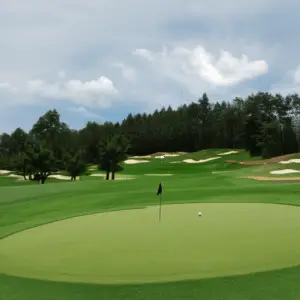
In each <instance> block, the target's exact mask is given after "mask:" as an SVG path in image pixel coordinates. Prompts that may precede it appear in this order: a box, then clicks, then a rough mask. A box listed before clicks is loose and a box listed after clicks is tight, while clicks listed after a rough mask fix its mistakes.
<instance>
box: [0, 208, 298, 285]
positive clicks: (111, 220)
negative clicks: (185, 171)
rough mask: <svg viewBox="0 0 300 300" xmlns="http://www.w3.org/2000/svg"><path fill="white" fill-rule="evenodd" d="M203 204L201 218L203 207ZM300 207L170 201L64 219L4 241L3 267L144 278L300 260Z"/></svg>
mask: <svg viewBox="0 0 300 300" xmlns="http://www.w3.org/2000/svg"><path fill="white" fill-rule="evenodd" d="M198 211H201V212H202V213H203V216H202V217H198V215H197V213H198ZM299 233H300V208H297V207H292V206H283V205H273V204H178V205H165V206H163V210H162V221H161V222H160V223H159V222H158V208H157V207H149V208H145V209H136V210H129V211H118V212H108V213H103V214H95V215H89V216H83V217H76V218H73V219H68V220H63V221H59V222H55V223H51V224H47V225H43V226H39V227H37V228H33V229H29V230H26V231H23V232H20V233H17V234H15V235H12V236H9V237H7V238H5V239H3V240H0V273H4V274H8V275H16V276H21V277H29V278H36V279H45V280H54V281H69V282H89V283H104V284H113V283H141V282H159V281H175V280H186V279H199V278H207V277H215V276H226V275H236V274H245V273H250V272H258V271H265V270H271V269H278V268H284V267H290V266H294V265H298V264H300V240H299Z"/></svg>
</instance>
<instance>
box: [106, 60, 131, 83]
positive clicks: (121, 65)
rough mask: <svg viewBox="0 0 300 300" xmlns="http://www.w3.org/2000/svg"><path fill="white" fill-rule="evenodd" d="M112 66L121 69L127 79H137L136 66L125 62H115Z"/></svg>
mask: <svg viewBox="0 0 300 300" xmlns="http://www.w3.org/2000/svg"><path fill="white" fill-rule="evenodd" d="M112 66H113V67H117V68H120V69H121V72H122V77H123V79H125V80H126V81H129V82H135V81H136V72H135V70H134V68H132V67H128V66H127V65H125V64H124V63H113V64H112Z"/></svg>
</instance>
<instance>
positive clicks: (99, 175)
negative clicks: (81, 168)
mask: <svg viewBox="0 0 300 300" xmlns="http://www.w3.org/2000/svg"><path fill="white" fill-rule="evenodd" d="M90 176H93V177H102V179H105V177H106V174H100V173H98V174H91V175H90ZM109 177H110V179H111V174H110V176H109ZM135 178H136V177H135V176H130V175H119V174H115V180H127V179H135Z"/></svg>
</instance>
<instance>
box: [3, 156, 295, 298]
mask: <svg viewBox="0 0 300 300" xmlns="http://www.w3.org/2000/svg"><path fill="white" fill-rule="evenodd" d="M224 152H226V150H225V151H224ZM211 156H213V155H211ZM168 159H170V160H171V161H173V160H174V158H168ZM198 159H201V158H198ZM226 159H235V158H233V157H232V158H228V157H227V156H226ZM220 160H221V159H220ZM220 160H218V163H217V162H210V163H207V164H199V165H188V164H167V163H166V164H163V165H160V164H159V161H158V162H155V161H153V162H150V163H148V164H145V165H132V166H127V165H126V166H125V170H124V172H123V173H124V174H135V175H137V179H134V180H126V181H115V182H111V181H110V182H107V181H105V180H101V179H99V178H97V177H95V178H88V179H87V178H82V180H81V181H78V182H64V181H55V180H51V181H49V182H47V183H46V184H45V185H37V184H35V183H34V184H33V183H29V182H16V181H15V180H14V179H11V178H9V179H7V178H6V177H2V176H0V185H1V187H0V195H1V196H0V238H4V237H6V236H9V235H11V234H13V233H17V232H20V231H23V230H24V229H27V228H33V227H36V226H39V225H41V224H47V223H51V222H53V221H56V220H64V219H66V218H70V217H74V216H83V215H88V214H94V213H98V212H106V211H117V210H127V209H132V208H142V207H145V206H152V205H157V203H158V200H159V199H158V197H156V195H155V193H156V189H157V186H158V183H159V182H160V181H161V180H162V182H163V186H164V191H163V201H164V203H166V204H175V203H178V204H179V203H200V204H201V203H223V204H224V205H226V203H275V204H285V205H292V206H299V205H300V197H299V185H297V184H295V185H290V184H274V183H272V182H259V181H254V180H246V179H240V178H238V177H240V176H249V175H253V174H252V172H251V170H254V168H257V167H261V166H257V167H240V166H228V165H227V164H224V163H223V162H222V161H220ZM279 165H280V164H279ZM287 166H288V165H287ZM287 168H289V167H287ZM214 171H228V172H224V173H219V174H212V172H214ZM159 172H161V173H173V174H174V176H171V177H147V176H144V175H143V174H145V173H159ZM261 172H263V169H262V171H261ZM255 175H259V172H257V174H255ZM228 207H229V206H228ZM272 207H273V206H272ZM276 207H277V206H276ZM270 208H271V206H270ZM287 208H289V206H287ZM294 209H298V208H294ZM205 215H206V214H205ZM205 215H203V219H204V218H205ZM264 215H265V226H266V227H267V228H269V229H270V230H271V229H272V228H270V227H269V226H271V225H274V224H275V225H276V224H279V225H280V224H282V222H283V221H284V220H283V219H282V220H280V218H279V217H278V218H276V219H274V218H272V209H271V210H270V214H264ZM163 216H165V215H163ZM203 219H201V221H202V220H203ZM243 219H244V218H241V219H240V221H239V222H241V221H242V220H243ZM277 219H278V223H276V220H277ZM196 220H197V221H199V219H198V217H196V219H195V221H196ZM220 220H221V221H222V220H224V222H225V220H228V219H226V216H225V215H224V218H221V219H220ZM293 220H294V219H293ZM255 221H256V218H253V224H255ZM288 221H290V219H289V220H288ZM288 221H287V222H286V223H284V224H291V223H288ZM191 222H192V221H191ZM232 222H233V221H232ZM239 222H237V224H236V228H237V229H238V228H239V226H240V225H239ZM135 225H136V226H137V227H138V226H139V223H137V224H135ZM49 226H50V225H49ZM254 226H256V225H254ZM284 226H286V225H284ZM284 226H281V227H280V228H282V230H283V229H284ZM37 228H38V227H37ZM294 228H295V229H297V226H296V223H295V227H294ZM107 230H109V228H107ZM222 230H223V228H222V227H221V228H220V234H222ZM263 230H265V228H261V231H260V230H258V231H257V232H258V234H263V233H262V232H263ZM276 230H277V231H278V230H279V228H276ZM290 231H291V234H292V232H293V231H292V230H290ZM58 232H59V231H58ZM23 234H25V231H23ZM174 234H176V231H175V232H174ZM243 234H245V236H246V234H247V231H245V232H243ZM282 236H283V234H280V232H278V241H277V242H278V243H279V244H280V240H281V238H282ZM15 237H17V235H15ZM224 238H225V235H224ZM243 238H245V237H243ZM284 238H285V237H284ZM178 239H180V235H178ZM2 242H5V239H4V240H2V241H1V242H0V243H2ZM238 242H239V240H237V243H238ZM294 243H295V244H296V243H297V238H295V239H294ZM295 244H294V245H295ZM260 246H261V245H260ZM285 246H286V245H285V244H284V243H282V245H281V247H283V248H284V247H285ZM24 247H25V246H24ZM260 248H261V247H260ZM284 249H286V248H284ZM21 250H22V248H21V249H15V251H21ZM258 250H259V249H258ZM258 250H256V251H258ZM35 251H36V250H35ZM274 251H275V252H276V251H280V250H278V249H277V250H276V247H273V249H270V248H265V249H264V255H263V256H261V262H262V265H263V264H264V261H265V260H264V258H268V257H272V255H274ZM287 251H289V253H288V255H284V256H283V257H282V259H289V257H291V258H292V257H295V255H296V254H297V252H294V251H297V248H295V247H290V248H288V250H287ZM27 253H28V252H27ZM219 253H220V255H221V256H222V247H220V248H219ZM295 253H296V254H295ZM186 255H187V256H188V254H186ZM250 255H251V254H250ZM278 255H279V254H278ZM23 256H25V257H26V251H24V253H23ZM298 256H299V257H300V255H298ZM278 257H279V256H278ZM101 259H102V260H103V257H101V256H100V254H99V260H101ZM44 260H45V261H47V256H46V255H45V257H44ZM94 261H95V259H94ZM245 261H247V257H245ZM286 265H288V264H286ZM1 266H2V267H3V261H0V273H1ZM281 266H282V267H283V265H281ZM64 271H65V270H61V272H64ZM299 281H300V267H297V266H296V267H291V268H284V269H280V270H274V271H267V272H259V273H253V274H248V275H241V276H229V277H218V278H211V279H201V280H185V281H180V282H169V283H151V284H133V285H124V284H123V285H121V284H119V285H103V284H102V285H99V284H82V283H66V282H52V281H46V280H45V281H43V280H35V279H28V278H19V277H14V276H8V275H4V274H2V275H0V299H1V300H19V299H30V300H54V299H55V300H56V299H59V300H71V299H72V300H81V299H91V300H93V299H95V300H96V299H105V300H106V299H108V300H110V299H113V300H121V299H122V300H129V299H130V300H135V299H139V300H148V299H149V300H152V299H159V300H168V299H172V300H174V299H175V300H179V299H208V300H240V299H243V300H244V299H246V300H254V299H255V300H266V299H272V300H274V299H275V300H279V299H282V300H289V299H295V300H296V299H299V298H300V285H299Z"/></svg>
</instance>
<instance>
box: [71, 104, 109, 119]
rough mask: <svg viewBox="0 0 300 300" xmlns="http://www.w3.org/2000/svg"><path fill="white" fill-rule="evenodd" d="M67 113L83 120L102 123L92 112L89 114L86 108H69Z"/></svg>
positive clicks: (99, 117)
mask: <svg viewBox="0 0 300 300" xmlns="http://www.w3.org/2000/svg"><path fill="white" fill-rule="evenodd" d="M69 111H70V112H73V113H76V114H78V115H79V116H81V117H83V118H85V119H88V120H91V121H96V120H97V121H99V120H100V121H103V118H102V117H101V116H100V115H98V114H96V113H94V112H91V111H89V110H87V109H86V108H84V107H82V106H77V107H71V108H69Z"/></svg>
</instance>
